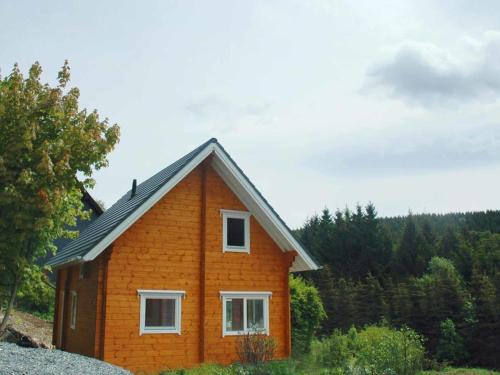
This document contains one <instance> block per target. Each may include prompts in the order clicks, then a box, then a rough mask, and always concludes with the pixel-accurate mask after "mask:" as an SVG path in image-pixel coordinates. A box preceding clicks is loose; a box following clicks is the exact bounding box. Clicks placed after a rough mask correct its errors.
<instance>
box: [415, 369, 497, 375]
mask: <svg viewBox="0 0 500 375" xmlns="http://www.w3.org/2000/svg"><path fill="white" fill-rule="evenodd" d="M418 375H500V372H496V371H492V370H483V369H474V368H445V369H444V370H442V371H422V372H419V373H418Z"/></svg>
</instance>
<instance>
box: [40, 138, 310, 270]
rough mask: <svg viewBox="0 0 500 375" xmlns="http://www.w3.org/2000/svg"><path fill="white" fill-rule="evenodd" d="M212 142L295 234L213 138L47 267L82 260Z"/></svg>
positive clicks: (143, 186)
mask: <svg viewBox="0 0 500 375" xmlns="http://www.w3.org/2000/svg"><path fill="white" fill-rule="evenodd" d="M211 143H216V144H217V145H218V146H219V147H220V148H221V149H222V151H223V152H224V153H225V154H226V156H227V157H228V158H229V159H230V160H231V162H232V163H233V164H234V166H235V167H236V168H237V169H238V171H239V172H240V173H241V174H242V175H243V176H244V178H245V179H246V180H247V182H248V183H249V184H250V185H251V186H252V187H253V188H254V189H255V191H256V192H257V194H259V196H260V198H261V199H262V200H263V201H264V202H265V204H267V206H268V207H269V208H270V209H271V211H272V212H273V214H274V215H276V217H277V218H278V220H279V221H280V222H281V223H282V224H283V225H284V227H285V228H286V229H287V230H288V231H289V233H290V234H291V235H292V236H293V237H294V238H296V237H295V236H294V235H293V232H292V231H291V230H290V228H288V226H287V225H286V223H285V222H284V220H283V219H282V218H281V217H280V216H279V215H278V213H277V212H276V211H275V210H274V209H273V207H272V206H271V205H270V204H269V203H268V202H267V200H266V199H265V198H264V197H263V196H262V194H261V193H260V192H259V190H258V189H257V188H256V187H255V185H254V184H253V183H252V182H251V181H250V179H249V178H248V177H247V176H246V175H245V173H244V172H243V171H242V170H241V169H240V168H239V166H238V165H237V164H236V163H235V162H234V160H233V159H232V158H231V156H230V155H229V154H228V153H227V152H226V150H224V148H223V147H222V146H221V145H220V144H219V143H218V142H217V139H215V138H212V139H210V140H208V141H207V142H205V143H203V144H202V145H200V146H199V147H197V148H196V149H194V150H193V151H191V152H190V153H188V154H187V155H185V156H183V157H182V158H180V159H179V160H177V161H176V162H174V163H172V164H171V165H169V166H168V167H166V168H164V169H162V170H161V171H160V172H158V173H157V174H155V175H154V176H152V177H150V178H149V179H147V180H146V181H144V182H142V183H141V184H139V185H138V186H137V191H136V195H135V196H134V197H133V198H130V193H131V191H130V190H129V191H128V192H127V193H126V194H125V195H124V196H123V197H121V198H120V199H119V200H118V201H117V202H116V203H115V204H114V205H113V206H111V207H110V208H109V209H108V210H107V211H105V212H104V213H103V214H102V215H101V216H99V217H98V218H97V219H96V220H95V221H94V222H92V223H91V224H90V225H89V226H88V227H87V228H86V229H85V230H84V231H83V232H82V233H80V236H79V237H78V238H76V239H75V240H73V241H72V242H70V243H69V244H68V245H67V246H66V247H64V248H63V249H62V250H61V251H59V252H58V253H57V254H56V255H55V256H54V257H53V258H51V259H50V260H49V261H48V262H47V264H48V265H58V264H62V263H65V262H68V261H70V260H74V259H76V258H78V257H83V256H84V255H86V254H87V253H88V252H89V251H90V250H92V248H93V247H94V246H96V245H97V244H98V243H99V242H100V241H101V240H102V239H103V238H105V237H106V235H108V234H109V233H111V231H112V230H113V229H115V228H116V227H117V226H118V225H120V223H121V222H122V221H123V220H125V219H126V218H127V217H128V216H129V215H131V214H132V212H134V211H135V210H136V209H137V208H139V207H140V206H141V205H142V204H143V203H144V202H145V201H146V200H147V199H148V198H150V197H151V196H152V195H153V194H154V193H155V192H156V191H157V190H158V189H160V188H161V187H162V186H163V185H165V184H166V183H167V182H168V181H169V180H170V179H171V178H172V177H174V176H175V175H176V174H177V173H178V172H179V171H180V170H181V169H182V168H183V167H184V166H185V165H186V164H188V163H189V162H190V161H191V160H192V159H194V158H195V157H196V156H197V155H198V154H199V153H200V152H201V151H202V150H203V149H204V148H205V147H207V146H208V145H209V144H211ZM301 246H302V248H304V250H305V251H306V252H307V254H308V255H309V257H310V258H311V259H312V260H313V262H315V263H316V264H318V263H317V262H316V260H315V259H314V258H313V257H312V256H311V254H310V253H309V252H308V251H307V250H306V249H305V247H304V246H303V245H302V244H301Z"/></svg>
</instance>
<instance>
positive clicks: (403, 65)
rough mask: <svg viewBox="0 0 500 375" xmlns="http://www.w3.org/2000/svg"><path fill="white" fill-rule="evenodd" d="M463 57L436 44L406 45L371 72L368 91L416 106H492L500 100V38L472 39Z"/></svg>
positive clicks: (494, 35)
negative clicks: (478, 103) (375, 89)
mask: <svg viewBox="0 0 500 375" xmlns="http://www.w3.org/2000/svg"><path fill="white" fill-rule="evenodd" d="M465 41H466V45H465V46H464V47H466V49H465V50H464V53H462V54H457V53H455V54H452V53H450V52H449V51H446V50H444V49H442V48H440V47H438V46H436V45H433V44H422V43H416V42H407V43H404V44H402V45H400V46H398V47H396V48H394V51H393V52H392V53H391V57H390V58H389V59H387V60H386V61H384V62H382V63H378V64H375V65H373V66H372V67H371V68H370V69H369V70H368V72H367V86H368V87H381V88H385V89H387V90H388V91H389V94H390V95H391V96H392V97H395V98H400V99H403V100H405V101H407V102H410V103H412V104H414V103H417V104H420V105H423V106H439V105H442V104H446V103H449V102H456V101H459V102H467V101H475V100H481V101H493V100H495V99H497V98H498V97H499V96H500V33H499V32H489V33H486V34H485V35H484V38H483V39H482V40H474V39H471V38H468V39H466V40H465Z"/></svg>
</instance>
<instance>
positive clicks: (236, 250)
mask: <svg viewBox="0 0 500 375" xmlns="http://www.w3.org/2000/svg"><path fill="white" fill-rule="evenodd" d="M222 252H224V253H247V254H250V249H247V248H237V247H236V248H235V247H225V248H223V249H222Z"/></svg>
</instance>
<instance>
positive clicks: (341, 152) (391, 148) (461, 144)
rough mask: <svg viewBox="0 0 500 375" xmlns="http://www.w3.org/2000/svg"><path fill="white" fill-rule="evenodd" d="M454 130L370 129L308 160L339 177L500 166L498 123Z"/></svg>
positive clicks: (499, 127)
mask: <svg viewBox="0 0 500 375" xmlns="http://www.w3.org/2000/svg"><path fill="white" fill-rule="evenodd" d="M450 130H451V129H448V131H440V132H439V133H437V134H436V132H431V131H429V130H428V129H427V130H426V129H412V130H410V131H401V130H399V129H397V130H392V131H384V132H378V133H371V134H365V135H364V136H363V138H361V139H357V140H356V141H355V142H353V141H352V139H351V142H350V143H347V142H346V140H343V141H341V142H340V144H339V145H338V146H337V147H335V148H334V150H329V151H325V152H323V153H322V154H320V155H319V156H317V157H315V158H314V159H313V160H310V161H309V163H308V164H314V165H315V167H316V168H317V169H319V170H321V171H322V172H324V173H325V174H328V175H333V176H339V177H340V176H351V177H380V176H393V175H415V174H427V173H438V172H446V171H450V170H461V169H468V168H477V167H486V166H491V165H500V126H499V125H485V126H479V127H477V126H469V127H465V128H464V127H460V128H458V127H455V128H454V129H453V131H450Z"/></svg>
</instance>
